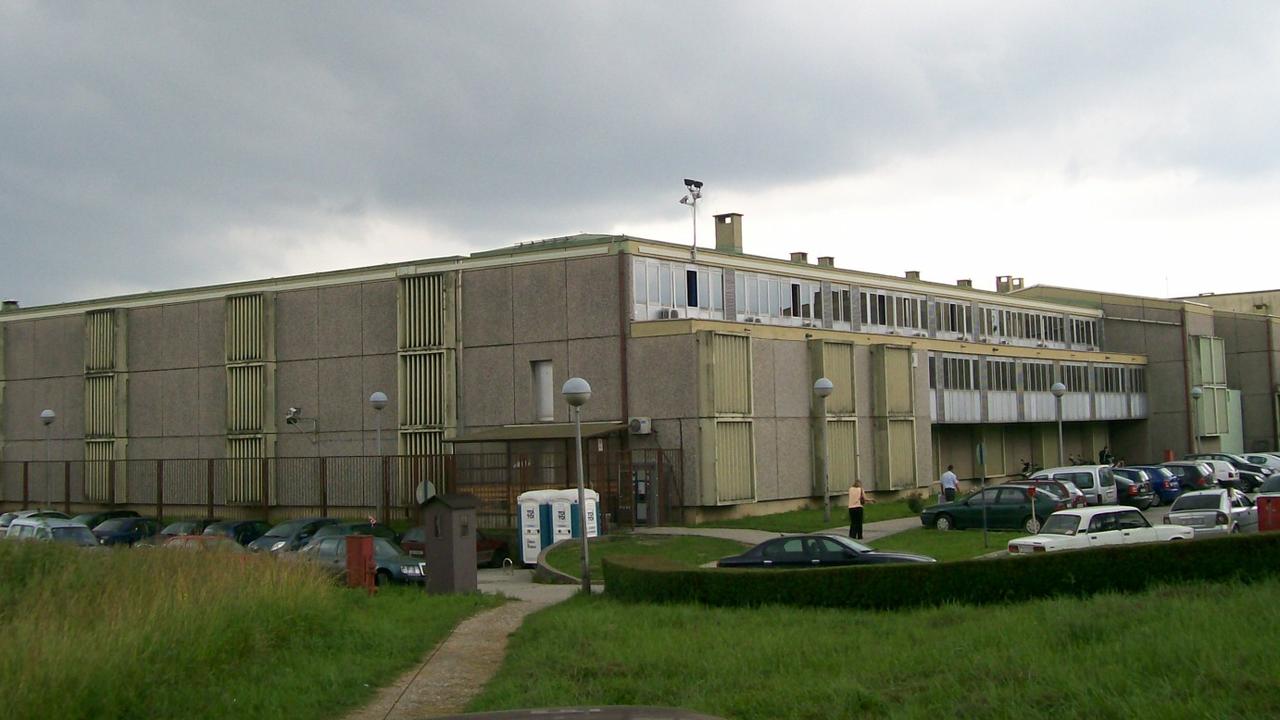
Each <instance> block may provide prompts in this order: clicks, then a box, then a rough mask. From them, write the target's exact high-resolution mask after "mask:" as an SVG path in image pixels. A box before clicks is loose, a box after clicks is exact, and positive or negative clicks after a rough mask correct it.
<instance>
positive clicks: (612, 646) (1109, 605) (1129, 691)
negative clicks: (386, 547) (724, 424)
mask: <svg viewBox="0 0 1280 720" xmlns="http://www.w3.org/2000/svg"><path fill="white" fill-rule="evenodd" d="M903 592H911V590H910V588H904V589H903ZM1278 605H1280V580H1270V581H1265V582H1259V583H1257V584H1254V585H1248V586H1245V585H1188V586H1179V587H1165V588H1158V589H1155V590H1153V591H1151V592H1147V593H1142V594H1138V595H1132V596H1125V595H1102V596H1097V597H1093V598H1089V599H1087V600H1079V599H1062V600H1048V601H1039V602H1032V603H1024V604H1019V605H1007V606H991V607H981V608H978V607H969V606H955V605H953V606H946V607H941V608H933V609H927V610H916V611H909V612H886V613H875V612H865V611H840V610H807V609H796V608H784V607H766V608H761V609H755V610H747V609H711V608H704V607H701V606H696V605H668V606H658V605H646V604H624V603H620V602H617V601H613V600H610V599H608V598H583V597H579V598H575V599H574V600H571V601H569V602H567V603H564V604H561V605H557V606H555V607H552V608H550V609H548V610H545V611H543V612H540V613H537V614H535V615H533V616H531V617H530V618H529V619H528V620H526V622H525V625H524V626H523V627H522V628H521V629H520V630H519V631H518V632H517V633H516V635H515V636H514V638H513V639H512V643H511V645H510V649H509V654H508V656H507V660H506V662H505V663H504V665H503V667H502V669H501V670H500V671H499V674H498V676H497V677H496V678H495V679H494V680H493V681H492V682H491V683H490V684H489V685H488V686H487V687H486V688H485V690H484V692H483V694H482V695H481V696H480V697H478V698H477V699H476V700H475V701H474V702H473V703H472V705H471V706H470V708H469V709H470V710H497V709H510V708H517V707H546V706H568V705H585V704H594V703H604V704H614V703H616V704H636V705H645V704H654V705H671V706H678V707H684V708H689V709H693V710H697V711H701V712H704V713H710V714H713V715H719V716H722V717H726V718H732V719H734V720H757V719H758V720H775V719H776V718H790V719H794V720H810V719H812V720H828V719H830V718H863V717H865V718H926V719H928V720H935V719H936V718H1008V719H1009V720H1013V719H1015V718H1052V719H1053V720H1076V719H1081V720H1084V719H1088V720H1093V719H1095V718H1105V719H1107V720H1112V719H1115V720H1119V719H1120V718H1133V717H1151V718H1226V717H1233V718H1235V717H1239V718H1244V717H1257V718H1264V717H1278V716H1280V693H1277V692H1276V688H1277V687H1280V665H1277V663H1276V660H1275V658H1276V654H1275V647H1276V642H1277V638H1278V637H1280V636H1278V634H1277V631H1275V630H1274V629H1272V626H1273V623H1272V622H1271V618H1272V617H1273V616H1274V613H1275V608H1276V607H1277V606H1278ZM1241 628H1251V629H1252V630H1251V631H1246V632H1239V630H1240V629H1241ZM533 678H536V681H534V680H533Z"/></svg>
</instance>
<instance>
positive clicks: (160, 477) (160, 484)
mask: <svg viewBox="0 0 1280 720" xmlns="http://www.w3.org/2000/svg"><path fill="white" fill-rule="evenodd" d="M163 517H164V461H163V460H157V461H156V519H157V520H160V519H162V518H163Z"/></svg>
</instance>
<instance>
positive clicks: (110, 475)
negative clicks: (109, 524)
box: [107, 460, 127, 505]
mask: <svg viewBox="0 0 1280 720" xmlns="http://www.w3.org/2000/svg"><path fill="white" fill-rule="evenodd" d="M126 462H127V461H126ZM115 504H116V461H115V460H108V461H107V505H115Z"/></svg>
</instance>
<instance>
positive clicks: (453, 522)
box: [422, 495, 480, 595]
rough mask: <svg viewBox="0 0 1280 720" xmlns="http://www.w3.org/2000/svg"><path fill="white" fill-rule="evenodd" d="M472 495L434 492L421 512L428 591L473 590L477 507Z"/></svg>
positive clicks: (477, 503)
mask: <svg viewBox="0 0 1280 720" xmlns="http://www.w3.org/2000/svg"><path fill="white" fill-rule="evenodd" d="M479 504H480V503H479V501H478V500H477V499H476V498H475V496H473V495H435V496H433V497H431V498H430V499H428V500H427V504H426V506H425V507H424V508H423V511H422V524H423V535H424V545H425V550H424V552H423V559H424V560H425V561H426V565H427V592H429V593H431V594H433V595H443V594H446V593H463V592H475V591H476V589H477V588H478V583H477V580H476V507H477V506H478V505H479Z"/></svg>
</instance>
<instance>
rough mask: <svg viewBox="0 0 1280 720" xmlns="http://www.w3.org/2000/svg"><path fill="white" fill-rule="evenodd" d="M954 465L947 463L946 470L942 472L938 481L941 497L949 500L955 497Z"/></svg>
mask: <svg viewBox="0 0 1280 720" xmlns="http://www.w3.org/2000/svg"><path fill="white" fill-rule="evenodd" d="M954 470H955V466H954V465H948V466H947V471H946V472H944V473H942V477H941V478H940V479H939V482H940V483H942V499H943V500H945V501H946V502H951V501H953V500H955V499H956V486H957V482H956V474H955V472H953V471H954Z"/></svg>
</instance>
